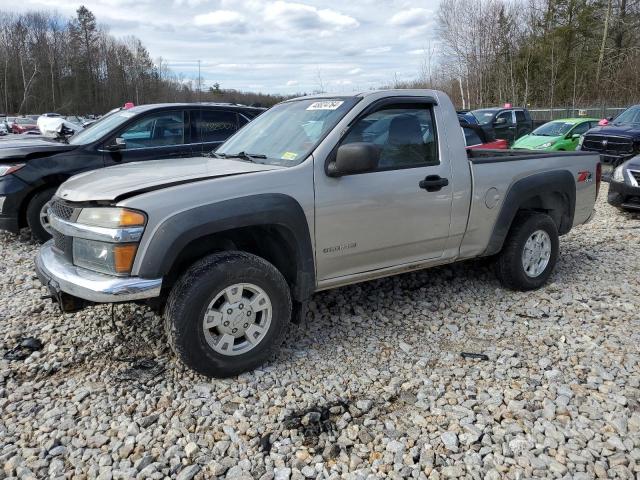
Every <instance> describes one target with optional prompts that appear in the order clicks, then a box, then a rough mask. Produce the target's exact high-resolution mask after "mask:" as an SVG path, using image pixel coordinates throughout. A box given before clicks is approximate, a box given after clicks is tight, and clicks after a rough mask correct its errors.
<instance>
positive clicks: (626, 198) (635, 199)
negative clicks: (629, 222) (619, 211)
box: [607, 182, 640, 210]
mask: <svg viewBox="0 0 640 480" xmlns="http://www.w3.org/2000/svg"><path fill="white" fill-rule="evenodd" d="M607 201H608V202H609V203H610V204H611V205H613V206H614V207H620V208H627V209H634V210H636V209H637V210H640V187H633V186H631V185H627V184H626V183H622V182H609V193H608V195H607Z"/></svg>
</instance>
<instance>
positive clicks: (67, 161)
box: [0, 103, 265, 242]
mask: <svg viewBox="0 0 640 480" xmlns="http://www.w3.org/2000/svg"><path fill="white" fill-rule="evenodd" d="M264 110H265V109H264V108H256V107H248V106H245V105H236V104H210V103H197V104H193V103H186V104H175V103H169V104H157V105H141V106H137V107H133V108H130V109H127V110H124V109H121V110H118V111H116V112H113V113H110V114H109V115H106V116H104V117H103V118H101V119H100V120H99V121H97V122H95V123H94V124H92V125H91V126H89V127H87V128H86V129H85V130H82V131H80V132H78V133H77V134H76V135H74V136H72V137H71V138H69V139H68V140H53V139H48V138H33V139H20V140H11V141H3V142H0V229H2V230H8V231H10V232H14V233H17V232H18V231H19V229H20V228H22V227H27V226H29V227H30V228H31V232H32V235H33V237H34V238H35V239H36V240H38V241H41V242H44V241H46V240H48V239H49V238H50V234H49V233H48V231H47V228H48V225H47V217H46V214H45V208H44V207H45V205H46V204H47V202H48V201H49V200H50V199H51V197H52V196H53V194H54V193H55V191H56V190H57V188H58V186H59V185H60V184H61V183H63V182H64V181H65V180H67V179H68V178H69V177H71V176H73V175H76V174H77V173H81V172H85V171H87V170H95V169H97V168H103V167H108V166H110V165H117V164H120V163H126V162H138V161H142V160H158V159H165V158H175V159H176V161H180V160H179V159H180V158H184V157H194V156H198V155H202V154H204V153H208V152H211V151H212V150H214V149H216V148H217V147H218V146H219V145H220V144H221V143H222V142H224V141H225V140H226V139H227V138H229V137H230V136H231V135H232V134H234V133H235V132H236V131H237V130H238V129H239V128H241V127H242V126H243V125H244V124H246V123H248V122H249V121H251V120H252V119H253V118H255V117H256V116H258V115H259V114H260V113H262V112H263V111H264Z"/></svg>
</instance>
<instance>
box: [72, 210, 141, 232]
mask: <svg viewBox="0 0 640 480" xmlns="http://www.w3.org/2000/svg"><path fill="white" fill-rule="evenodd" d="M146 221H147V219H146V217H145V216H144V214H142V213H140V212H136V211H135V210H128V209H126V208H113V207H104V208H100V207H98V208H83V209H82V211H81V212H80V215H79V216H78V220H77V222H78V223H81V224H82V225H91V226H94V227H104V228H120V227H142V226H144V224H145V223H146Z"/></svg>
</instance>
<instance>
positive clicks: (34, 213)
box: [27, 187, 57, 243]
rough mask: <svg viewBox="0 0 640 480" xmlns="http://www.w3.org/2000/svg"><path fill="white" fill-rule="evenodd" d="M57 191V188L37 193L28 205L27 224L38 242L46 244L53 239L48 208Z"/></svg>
mask: <svg viewBox="0 0 640 480" xmlns="http://www.w3.org/2000/svg"><path fill="white" fill-rule="evenodd" d="M56 190H57V187H53V188H47V189H46V190H42V191H40V192H38V193H36V194H35V195H34V196H33V198H32V199H31V200H30V201H29V204H28V205H27V224H28V225H29V228H30V229H31V236H32V237H33V239H34V240H35V241H37V242H40V243H44V242H46V241H47V240H49V239H50V238H51V234H50V233H49V230H48V229H49V217H48V216H47V212H46V207H47V203H48V202H49V200H51V197H53V195H54V194H55V193H56Z"/></svg>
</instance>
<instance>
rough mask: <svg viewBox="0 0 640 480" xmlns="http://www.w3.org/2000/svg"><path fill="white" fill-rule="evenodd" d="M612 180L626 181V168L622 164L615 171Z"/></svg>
mask: <svg viewBox="0 0 640 480" xmlns="http://www.w3.org/2000/svg"><path fill="white" fill-rule="evenodd" d="M611 180H613V181H614V182H620V183H624V170H623V169H622V165H620V166H619V167H618V168H616V169H615V170H614V171H613V175H612V176H611Z"/></svg>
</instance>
